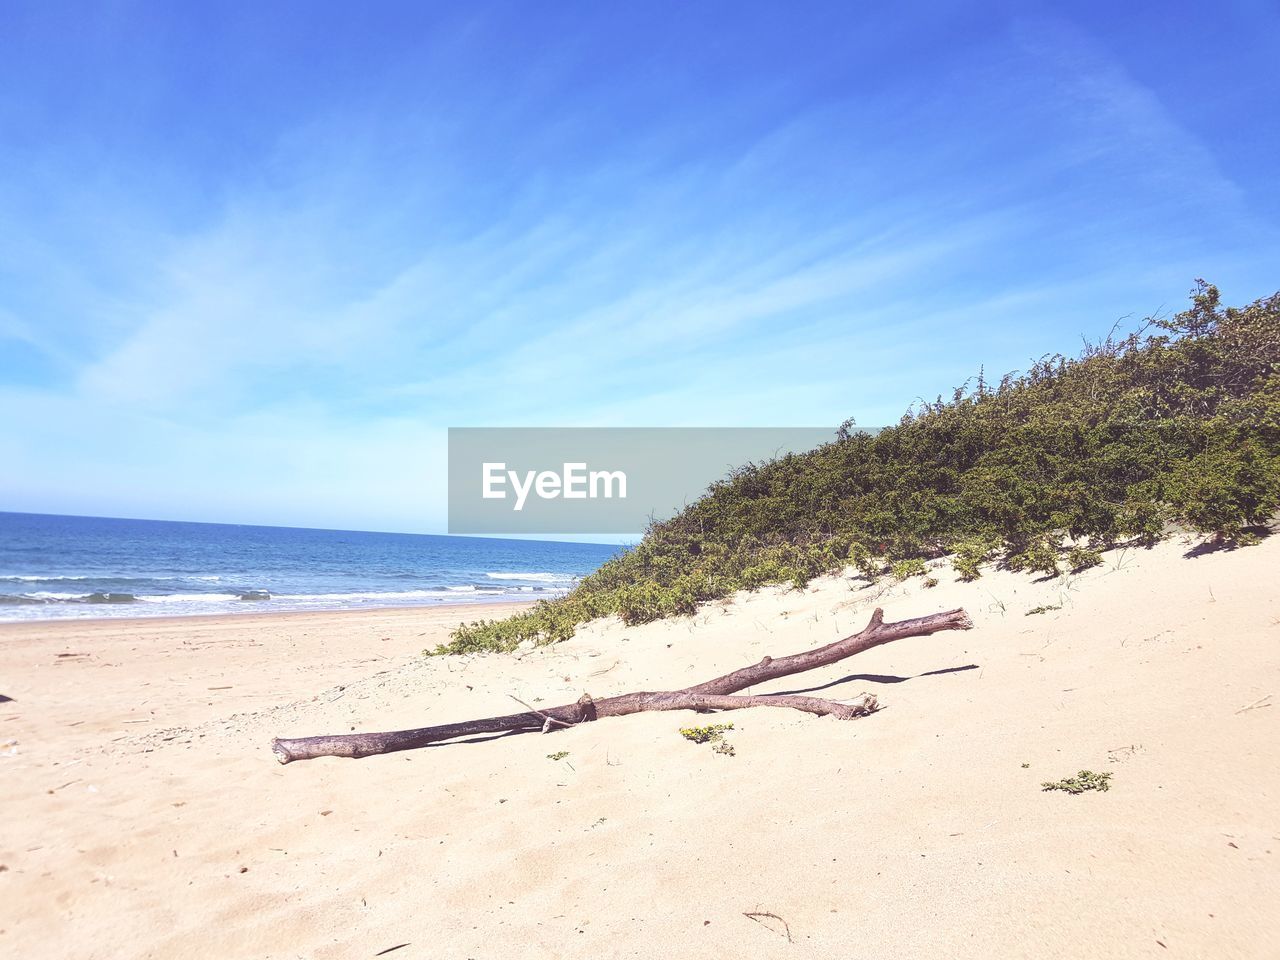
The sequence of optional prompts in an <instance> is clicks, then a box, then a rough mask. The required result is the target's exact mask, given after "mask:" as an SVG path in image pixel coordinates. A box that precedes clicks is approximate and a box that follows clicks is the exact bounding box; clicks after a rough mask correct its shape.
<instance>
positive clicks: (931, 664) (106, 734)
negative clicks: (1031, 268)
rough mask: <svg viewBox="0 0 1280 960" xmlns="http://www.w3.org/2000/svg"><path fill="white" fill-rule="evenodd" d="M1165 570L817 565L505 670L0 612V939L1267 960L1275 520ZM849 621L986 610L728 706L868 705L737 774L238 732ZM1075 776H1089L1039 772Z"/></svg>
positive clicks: (321, 617) (643, 729)
mask: <svg viewBox="0 0 1280 960" xmlns="http://www.w3.org/2000/svg"><path fill="white" fill-rule="evenodd" d="M1187 550H1188V544H1187V543H1185V542H1181V541H1170V542H1167V543H1165V544H1162V545H1161V546H1159V547H1158V548H1156V549H1154V550H1150V551H1145V550H1127V551H1116V552H1112V553H1108V554H1106V558H1105V560H1106V562H1105V563H1104V565H1103V566H1102V567H1099V568H1095V569H1093V570H1090V571H1087V572H1085V573H1083V574H1081V575H1079V576H1075V577H1069V578H1060V579H1058V580H1036V579H1033V578H1030V577H1027V576H1025V575H1021V574H1012V573H1004V572H992V573H988V574H987V575H986V576H984V577H983V578H982V579H981V580H978V581H976V582H973V583H959V582H956V581H955V578H954V576H953V575H952V573H951V571H950V570H949V569H946V568H942V569H939V570H938V571H936V572H935V573H934V575H935V576H937V577H938V579H939V580H940V583H939V585H938V586H936V587H934V588H932V589H929V588H926V587H925V585H924V582H923V580H922V579H920V578H913V579H912V580H909V581H907V582H906V583H904V584H895V583H891V582H889V581H884V582H882V583H880V584H877V585H874V586H867V585H866V584H865V583H863V582H862V581H860V580H855V579H850V578H840V577H833V578H826V579H823V580H818V581H815V582H814V583H812V584H811V585H810V586H809V587H808V588H807V589H805V590H804V591H794V590H782V589H778V588H769V589H766V590H763V591H760V592H758V593H756V594H753V595H740V596H738V597H735V598H732V599H731V600H727V601H723V602H719V603H715V604H711V605H709V606H707V607H705V608H703V609H702V610H700V611H699V613H698V614H697V615H696V616H695V617H693V618H691V619H690V618H683V619H679V620H673V621H667V622H660V623H655V624H649V625H646V626H643V627H635V628H624V627H622V626H621V625H620V624H619V623H617V622H616V621H602V622H598V623H595V624H592V625H590V626H589V627H587V628H585V629H584V630H582V631H580V632H579V634H578V636H576V637H575V638H574V639H572V640H571V641H568V642H566V643H563V644H560V645H558V646H553V647H544V648H538V649H532V650H523V651H520V652H518V653H517V654H515V655H511V656H496V655H495V656H485V657H471V658H423V657H421V656H420V651H421V650H422V649H423V648H424V647H430V646H434V645H435V644H436V643H438V642H440V641H441V640H443V639H444V638H445V636H446V634H447V632H448V630H449V628H450V627H451V626H452V625H453V624H455V623H456V622H457V620H458V619H459V618H460V617H463V616H465V617H466V618H468V619H470V618H471V617H473V616H476V615H478V608H476V607H468V608H466V609H465V610H462V611H459V610H458V609H456V608H453V609H442V608H425V609H424V608H419V609H397V610H384V611H362V612H354V613H318V614H294V615H287V616H258V615H242V616H234V617H232V616H228V617H219V618H188V619H174V620H133V621H121V620H116V621H98V622H87V621H81V622H75V621H67V622H56V623H26V624H9V625H4V626H0V650H2V651H3V664H4V669H3V683H2V684H0V694H3V695H4V697H5V698H7V699H6V700H4V701H3V702H0V744H4V745H5V746H4V748H3V750H2V751H0V753H2V754H3V755H2V756H0V769H2V770H3V780H2V782H3V784H4V790H3V794H0V797H2V800H0V802H2V803H3V808H2V811H0V814H2V815H0V864H3V867H0V869H2V870H3V873H2V874H0V891H2V892H3V899H2V902H3V904H4V907H3V910H2V911H0V952H2V953H4V954H5V955H7V956H13V957H50V958H52V957H60V958H61V957H68V958H72V957H75V958H118V957H156V958H160V957H164V958H172V957H197V956H208V957H223V958H232V957H237V958H238V957H256V958H266V957H272V958H293V957H334V958H337V957H344V958H345V957H373V956H375V955H379V954H387V955H391V956H394V957H396V958H397V960H399V958H405V960H408V958H411V957H449V958H453V957H457V958H467V957H475V958H489V957H493V958H506V957H547V958H551V957H593V958H601V957H676V956H679V957H708V958H710V957H730V956H778V957H806V956H813V957H832V956H867V957H875V956H895V957H920V958H924V957H940V956H952V957H1022V956H1027V957H1031V956H1034V957H1037V958H1045V957H1069V956H1070V957H1074V956H1080V955H1091V956H1107V957H1116V958H1119V957H1209V956H1212V957H1218V958H1230V957H1249V958H1272V957H1276V956H1280V917H1278V916H1277V912H1276V909H1275V891H1276V890H1277V889H1280V763H1278V762H1277V761H1280V703H1278V702H1277V701H1280V595H1278V594H1277V592H1276V590H1275V583H1276V578H1277V575H1280V538H1277V537H1273V538H1270V539H1268V540H1266V541H1264V542H1263V543H1262V544H1261V545H1259V546H1256V547H1251V548H1247V549H1241V550H1235V551H1222V552H1215V553H1207V554H1203V555H1200V556H1194V557H1187V556H1184V554H1186V552H1187ZM877 605H879V606H882V607H883V608H884V609H885V611H886V614H887V616H888V618H889V619H903V618H906V617H912V616H918V615H922V614H926V613H931V612H935V611H939V610H944V609H948V608H951V607H957V606H959V607H964V608H966V609H967V610H968V611H969V613H970V614H971V616H972V618H973V620H974V621H975V625H976V626H975V629H974V630H972V631H969V632H965V633H943V634H939V635H937V636H933V637H927V638H913V639H906V640H902V641H898V642H896V643H893V644H889V645H886V646H884V647H881V648H878V649H875V650H872V651H869V652H867V653H865V654H862V655H860V656H858V657H856V658H854V659H851V660H848V661H845V662H844V663H842V664H837V665H835V666H832V667H829V668H824V669H823V670H819V671H815V672H813V673H812V674H806V675H803V676H797V677H792V678H789V679H786V680H782V681H778V682H775V683H773V684H771V685H769V687H768V688H766V689H756V690H753V691H752V692H755V693H762V692H769V691H772V690H788V691H801V690H804V691H813V692H816V693H817V695H820V696H827V697H832V698H845V697H853V696H855V695H857V694H859V693H862V692H864V691H870V692H874V693H876V694H877V695H878V696H879V697H880V699H881V701H882V704H883V706H884V708H885V709H883V710H881V711H880V712H879V713H877V714H875V715H873V716H871V717H868V718H865V719H860V720H855V721H838V720H834V719H830V718H824V719H817V718H814V717H810V716H807V715H802V714H799V713H794V712H792V711H786V710H750V711H739V712H736V713H734V714H731V715H726V716H724V717H720V718H717V719H718V720H723V721H725V722H732V723H733V724H734V729H733V731H732V732H731V733H730V734H729V735H728V737H729V740H730V742H731V743H732V744H733V746H734V748H735V751H736V753H735V755H734V756H726V755H721V754H717V753H714V752H712V750H711V749H710V748H709V747H708V746H706V745H695V744H692V743H689V742H686V741H685V740H683V739H682V738H681V737H680V735H679V733H678V729H679V728H680V727H683V726H690V725H692V724H702V723H706V722H708V721H707V719H706V718H700V717H698V715H696V714H692V713H666V714H663V713H657V714H643V715H638V716H634V717H626V718H620V719H611V720H604V721H601V722H599V723H594V724H586V725H583V726H580V727H577V728H574V729H570V730H565V731H562V732H557V733H555V734H553V735H548V736H545V737H540V736H536V735H535V736H515V737H507V738H502V739H495V740H490V741H487V742H482V743H462V744H449V745H445V746H440V747H434V748H430V749H425V750H418V751H413V752H406V753H399V754H394V755H389V756H383V757H374V758H369V759H365V760H358V761H353V760H339V759H332V758H325V759H319V760H313V761H308V762H301V763H294V764H290V765H288V766H280V765H279V764H277V763H276V761H275V760H274V759H273V757H272V754H271V752H270V750H269V746H268V745H269V741H270V739H271V737H272V736H276V735H281V736H302V735H308V734H319V733H337V732H346V731H350V730H377V729H393V728H397V727H405V726H417V725H423V724H428V723H439V722H447V721H452V720H463V719H468V718H472V717H482V716H488V715H490V714H496V713H507V712H511V711H513V710H516V709H519V707H518V706H516V705H515V704H514V702H513V700H512V698H513V697H516V698H519V699H521V700H524V701H527V702H529V703H531V704H534V705H537V704H538V703H545V704H548V705H551V704H558V703H562V702H566V701H571V700H574V699H576V698H577V697H578V696H579V695H580V694H581V693H582V692H584V691H589V692H590V693H592V694H593V695H596V696H603V695H608V694H613V693H622V692H627V691H630V690H636V689H664V688H674V687H680V686H684V685H687V684H690V683H694V682H698V681H700V680H704V679H709V678H710V677H712V676H715V675H717V674H720V673H723V672H725V671H727V670H730V669H734V668H736V667H739V666H744V665H746V664H748V663H752V662H754V661H756V660H759V659H760V657H761V656H762V655H764V654H770V655H774V656H777V655H780V654H788V653H794V652H798V651H801V650H805V649H808V648H811V647H814V646H818V645H820V644H824V643H827V642H830V641H831V640H833V639H836V638H838V637H840V636H844V635H847V634H849V633H852V632H854V631H856V630H858V629H860V628H861V627H862V626H863V625H864V624H865V623H866V621H867V618H868V616H869V615H870V612H871V611H872V609H874V607H876V606H877ZM1037 607H1049V608H1052V609H1047V610H1045V611H1043V612H1041V613H1037V614H1032V615H1028V611H1030V610H1033V609H1035V608H1037ZM513 609H515V608H514V607H512V606H510V605H504V606H502V607H501V608H499V611H498V612H510V611H512V610H513ZM559 751H567V756H565V757H564V758H563V759H550V758H549V757H548V754H552V753H555V752H559ZM1081 769H1090V770H1094V771H1102V772H1109V773H1111V774H1112V780H1111V790H1110V791H1109V792H1106V793H1088V794H1084V795H1080V796H1070V795H1067V794H1065V793H1060V792H1052V793H1046V792H1043V791H1042V790H1041V788H1040V784H1041V782H1042V781H1045V780H1058V779H1060V778H1062V777H1066V776H1070V775H1073V774H1075V773H1076V772H1077V771H1078V770H1081ZM752 913H755V914H757V916H748V914H752ZM765 914H772V915H773V916H766V915H765ZM393 948H395V949H394V950H393ZM388 951H391V952H390V953H388Z"/></svg>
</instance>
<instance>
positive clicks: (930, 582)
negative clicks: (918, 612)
mask: <svg viewBox="0 0 1280 960" xmlns="http://www.w3.org/2000/svg"><path fill="white" fill-rule="evenodd" d="M924 585H925V587H926V588H932V587H936V586H937V585H938V578H937V577H925V578H924Z"/></svg>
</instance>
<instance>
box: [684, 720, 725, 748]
mask: <svg viewBox="0 0 1280 960" xmlns="http://www.w3.org/2000/svg"><path fill="white" fill-rule="evenodd" d="M732 729H733V724H732V723H712V724H708V725H707V726H705V727H681V728H680V736H682V737H684V738H685V739H686V740H688V741H689V742H690V743H719V742H720V741H721V740H723V739H724V735H725V732H726V731H728V730H732Z"/></svg>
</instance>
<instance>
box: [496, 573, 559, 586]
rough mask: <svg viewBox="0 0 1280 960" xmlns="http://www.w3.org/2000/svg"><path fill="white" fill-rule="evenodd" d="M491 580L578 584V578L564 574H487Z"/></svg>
mask: <svg viewBox="0 0 1280 960" xmlns="http://www.w3.org/2000/svg"><path fill="white" fill-rule="evenodd" d="M485 576H486V577H488V578H489V579H490V580H532V581H533V582H534V583H577V582H578V578H577V577H574V576H570V575H568V574H563V573H508V572H499V573H486V574H485Z"/></svg>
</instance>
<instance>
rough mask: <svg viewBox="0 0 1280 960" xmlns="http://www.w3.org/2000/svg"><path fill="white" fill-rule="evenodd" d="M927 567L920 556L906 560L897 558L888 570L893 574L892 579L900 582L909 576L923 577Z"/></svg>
mask: <svg viewBox="0 0 1280 960" xmlns="http://www.w3.org/2000/svg"><path fill="white" fill-rule="evenodd" d="M927 569H928V568H927V567H926V566H925V565H924V560H922V559H921V558H920V557H911V558H909V559H907V560H899V561H898V562H897V563H895V564H894V565H893V566H892V567H891V568H890V572H891V573H892V574H893V579H895V580H897V581H898V582H902V581H903V580H907V579H909V578H911V577H923V576H924V575H925V571H926V570H927Z"/></svg>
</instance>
